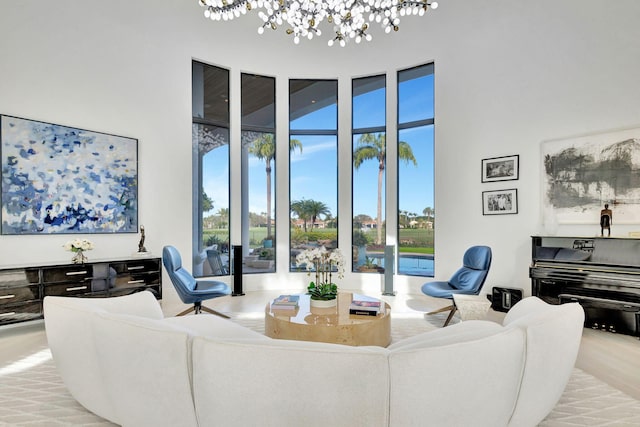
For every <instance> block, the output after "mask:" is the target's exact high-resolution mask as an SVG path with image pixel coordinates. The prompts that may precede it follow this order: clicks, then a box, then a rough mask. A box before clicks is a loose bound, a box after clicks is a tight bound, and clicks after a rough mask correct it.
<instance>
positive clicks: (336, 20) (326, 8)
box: [199, 0, 438, 47]
mask: <svg viewBox="0 0 640 427" xmlns="http://www.w3.org/2000/svg"><path fill="white" fill-rule="evenodd" d="M199 3H200V6H202V7H205V8H206V9H205V11H204V16H205V17H206V18H209V19H211V20H213V21H230V20H232V19H234V18H238V17H240V15H244V14H246V13H247V12H250V11H252V10H256V9H261V10H260V11H259V12H258V16H259V17H260V18H261V19H262V25H260V26H259V27H258V34H262V33H264V29H265V28H271V29H272V30H275V29H277V28H278V27H279V26H282V25H287V26H288V27H289V28H287V30H286V32H287V34H290V35H293V41H294V43H296V44H298V43H299V42H300V39H301V38H308V39H309V40H311V39H312V38H314V37H316V36H320V35H321V34H322V32H321V31H320V28H318V27H319V25H320V23H321V22H322V21H324V20H325V19H326V20H327V22H328V23H329V24H333V31H334V32H335V35H333V34H332V35H331V37H332V38H331V39H330V40H329V42H328V44H329V46H333V45H334V44H339V45H340V46H343V47H344V46H345V45H346V43H347V42H348V41H349V40H350V39H354V40H355V41H356V43H360V42H361V41H362V40H366V41H370V40H371V34H369V33H368V32H367V31H368V30H369V28H370V26H371V24H373V23H374V22H375V23H376V24H380V25H381V26H382V28H383V29H384V31H385V32H386V33H390V32H391V30H393V31H398V29H399V25H400V17H402V16H408V15H419V16H423V15H424V14H425V12H427V10H429V9H435V8H437V7H438V3H437V2H435V1H430V0H199Z"/></svg>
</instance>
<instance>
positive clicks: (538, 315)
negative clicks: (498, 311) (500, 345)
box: [504, 297, 584, 426]
mask: <svg viewBox="0 0 640 427" xmlns="http://www.w3.org/2000/svg"><path fill="white" fill-rule="evenodd" d="M583 323H584V311H583V309H582V307H580V305H579V304H577V303H569V304H562V305H550V304H547V303H545V302H544V301H542V300H540V299H539V298H537V297H529V298H525V299H523V300H522V301H520V302H518V303H517V304H516V305H515V306H514V307H513V308H512V309H511V310H510V311H509V313H508V315H507V316H506V317H505V320H504V324H505V325H506V327H507V328H508V329H521V330H523V331H525V332H526V362H525V367H524V371H523V374H522V385H521V386H520V391H519V393H518V401H517V404H516V407H515V410H514V413H513V416H512V418H511V421H510V425H513V426H535V425H537V424H538V423H539V422H541V421H542V420H543V419H544V417H546V416H547V415H548V414H549V412H551V410H552V409H553V407H554V406H555V405H556V404H557V402H558V400H559V399H560V396H561V395H562V393H563V392H564V389H565V387H566V385H567V383H568V381H569V377H570V376H571V372H572V370H573V367H574V365H575V361H576V357H577V355H578V349H579V347H580V340H581V338H582V329H583Z"/></svg>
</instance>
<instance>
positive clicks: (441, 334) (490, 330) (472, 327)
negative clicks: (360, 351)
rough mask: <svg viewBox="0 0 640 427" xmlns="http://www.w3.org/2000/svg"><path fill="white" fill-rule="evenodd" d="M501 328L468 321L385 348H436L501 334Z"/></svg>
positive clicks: (424, 333)
mask: <svg viewBox="0 0 640 427" xmlns="http://www.w3.org/2000/svg"><path fill="white" fill-rule="evenodd" d="M502 330H503V327H502V326H501V325H499V324H498V323H495V322H489V321H486V320H468V321H466V322H460V323H456V324H455V325H451V326H448V327H446V328H440V329H436V330H433V331H427V332H423V333H421V334H418V335H415V336H413V337H410V338H406V339H404V340H401V341H398V342H397V343H393V344H391V345H390V346H389V347H387V349H388V350H391V351H395V350H409V349H413V348H427V347H437V346H441V345H447V344H453V343H456V342H464V341H470V340H476V339H480V338H484V337H487V336H489V335H493V334H496V333H498V332H501V331H502Z"/></svg>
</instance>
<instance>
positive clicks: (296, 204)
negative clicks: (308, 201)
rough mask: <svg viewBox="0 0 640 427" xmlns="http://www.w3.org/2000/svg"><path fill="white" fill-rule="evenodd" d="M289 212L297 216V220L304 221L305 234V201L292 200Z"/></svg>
mask: <svg viewBox="0 0 640 427" xmlns="http://www.w3.org/2000/svg"><path fill="white" fill-rule="evenodd" d="M291 212H293V213H294V214H296V215H298V218H300V219H301V220H303V221H304V232H305V233H306V232H307V220H308V219H309V217H308V216H307V215H308V214H307V212H306V211H305V200H304V199H303V200H294V201H292V202H291Z"/></svg>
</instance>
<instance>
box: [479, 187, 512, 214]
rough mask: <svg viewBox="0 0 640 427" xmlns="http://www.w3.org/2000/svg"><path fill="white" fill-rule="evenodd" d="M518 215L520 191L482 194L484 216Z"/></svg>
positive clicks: (497, 191) (485, 192)
mask: <svg viewBox="0 0 640 427" xmlns="http://www.w3.org/2000/svg"><path fill="white" fill-rule="evenodd" d="M517 213H518V190H517V189H515V188H511V189H509V190H495V191H483V192H482V215H508V214H517Z"/></svg>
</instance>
